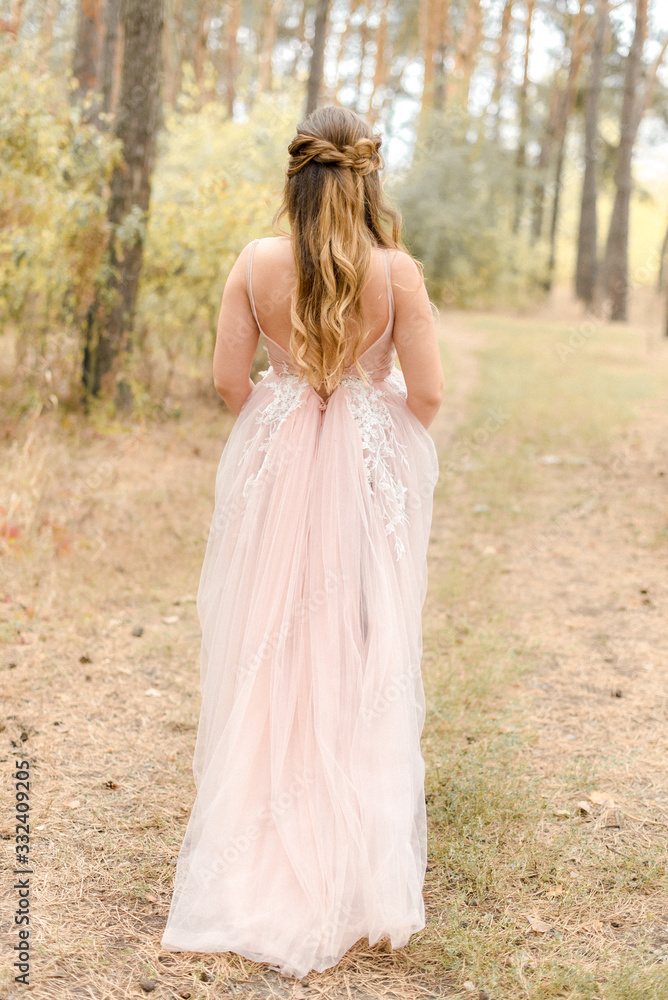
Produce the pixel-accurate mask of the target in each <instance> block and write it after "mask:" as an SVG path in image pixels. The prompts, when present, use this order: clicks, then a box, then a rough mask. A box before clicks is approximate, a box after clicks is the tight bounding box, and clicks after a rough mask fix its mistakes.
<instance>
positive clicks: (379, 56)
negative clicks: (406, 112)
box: [367, 0, 391, 125]
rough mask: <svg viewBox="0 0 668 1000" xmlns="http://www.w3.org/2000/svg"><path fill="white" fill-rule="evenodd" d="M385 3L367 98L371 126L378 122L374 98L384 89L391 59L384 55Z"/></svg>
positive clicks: (386, 0)
mask: <svg viewBox="0 0 668 1000" xmlns="http://www.w3.org/2000/svg"><path fill="white" fill-rule="evenodd" d="M387 3H388V0H385V2H384V4H383V9H382V11H381V13H380V21H379V23H378V28H377V30H376V38H375V41H376V63H375V67H374V72H373V90H372V91H371V97H370V98H369V112H368V115H367V118H368V119H369V122H370V123H371V125H375V124H376V121H377V120H378V112H379V111H380V105H379V104H378V102H377V101H376V97H377V95H378V93H379V92H380V91H382V90H384V89H385V85H386V84H387V78H388V75H389V72H390V64H391V59H388V58H386V54H385V53H386V48H387Z"/></svg>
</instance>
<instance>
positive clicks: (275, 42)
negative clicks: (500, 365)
mask: <svg viewBox="0 0 668 1000" xmlns="http://www.w3.org/2000/svg"><path fill="white" fill-rule="evenodd" d="M667 45H668V11H667V10H666V9H665V6H663V5H662V3H661V0H621V2H620V0H615V2H614V3H613V2H611V0H420V2H417V0H247V2H242V0H23V2H22V0H4V2H0V142H1V144H2V157H1V160H0V213H1V214H0V323H1V324H2V326H1V328H0V336H2V338H3V343H4V344H5V351H4V352H3V353H2V369H1V372H0V374H1V377H2V379H3V390H4V392H5V394H6V397H7V399H9V400H10V401H11V400H14V402H15V405H16V406H19V407H28V406H30V405H32V403H33V401H35V400H39V401H41V402H42V403H43V404H44V405H46V406H59V407H61V408H64V409H67V408H78V407H82V406H83V407H84V408H87V409H89V410H90V409H91V408H93V409H94V408H95V407H96V406H98V405H101V406H104V407H106V408H107V409H108V410H109V411H110V412H114V411H115V410H116V409H118V408H123V407H125V408H129V407H132V408H134V409H135V410H140V411H141V410H143V409H151V408H155V407H162V408H169V405H170V404H169V400H170V397H171V394H172V393H173V391H174V380H175V379H176V378H190V379H192V380H194V381H195V383H197V384H200V385H201V386H202V388H203V391H207V392H208V391H211V390H210V371H209V367H210V358H211V351H212V346H213V339H214V337H215V326H216V318H217V313H218V309H219V306H220V297H221V294H222V288H223V284H224V281H225V277H226V275H227V273H228V271H229V268H230V266H231V264H232V262H233V260H234V258H235V256H236V255H237V254H238V252H239V251H240V250H241V248H242V247H243V246H244V245H245V244H246V243H247V242H248V241H249V240H250V239H252V238H253V237H255V236H261V235H264V234H270V233H271V232H272V229H271V219H272V217H273V214H274V211H275V208H276V206H277V203H278V199H279V196H280V190H281V187H282V183H283V165H284V161H285V156H286V146H287V143H288V142H289V140H290V138H291V136H292V135H293V133H294V127H295V124H296V122H297V121H298V120H300V118H302V117H303V115H304V113H305V112H306V110H307V108H308V109H311V108H313V107H315V106H316V105H317V104H318V103H323V102H338V103H340V104H342V105H345V106H346V107H351V108H354V109H356V110H357V111H359V112H360V113H362V114H364V115H365V116H366V117H367V118H368V119H369V121H371V122H372V123H373V124H374V126H375V127H376V128H377V129H379V130H380V131H382V133H383V135H384V139H385V142H384V150H385V156H386V164H387V165H386V170H385V183H386V186H387V190H388V192H389V193H390V194H391V196H392V197H393V198H394V199H395V201H396V202H397V203H398V205H399V207H400V208H401V210H402V212H403V214H404V218H405V234H406V239H407V241H408V243H409V246H410V249H411V250H412V252H413V253H414V254H415V255H416V256H417V257H418V258H419V259H420V260H421V261H422V262H423V264H424V268H425V275H426V278H427V281H428V284H429V290H430V293H431V295H432V297H433V298H434V300H435V301H436V302H437V303H441V304H445V305H454V306H460V307H471V306H473V307H485V308H487V307H493V306H507V305H513V306H517V305H525V306H530V305H531V304H532V303H534V302H537V301H540V300H541V299H542V298H544V296H545V295H547V294H549V293H550V292H551V291H552V290H553V289H554V288H563V287H569V288H572V289H573V294H575V295H576V296H577V298H578V299H579V300H580V301H581V302H582V308H583V310H585V311H590V312H592V313H593V314H594V315H596V316H600V317H604V316H605V317H610V318H612V319H613V320H618V321H620V322H623V321H625V320H626V319H627V316H628V306H629V292H630V291H632V290H633V289H634V288H635V287H637V286H640V285H643V284H644V285H646V286H648V287H654V288H656V289H658V290H659V291H660V292H661V293H662V294H663V295H664V297H665V296H666V292H667V290H666V284H667V282H666V279H665V273H666V262H665V256H666V247H667V246H668V236H667V235H666V234H667V232H668V229H667V227H668V218H667V205H668V197H667V196H668V183H667V179H666V172H665V164H666V162H668V153H667V150H668V87H667V84H668V75H667V74H666V70H665V68H664V57H665V54H666V47H667ZM666 61H667V62H668V60H666ZM667 323H668V320H667ZM98 400H99V401H100V402H99V403H98Z"/></svg>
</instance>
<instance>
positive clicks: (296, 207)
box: [275, 106, 405, 394]
mask: <svg viewBox="0 0 668 1000" xmlns="http://www.w3.org/2000/svg"><path fill="white" fill-rule="evenodd" d="M381 142H382V138H381V136H380V135H378V134H377V133H374V132H373V130H372V128H371V126H370V125H368V124H367V122H365V121H364V119H363V118H361V117H360V116H359V115H357V114H355V112H354V111H349V110H348V109H346V108H340V107H334V106H329V107H324V108H319V109H318V110H317V111H314V112H313V114H311V115H309V117H308V118H307V119H306V120H305V121H304V122H302V123H301V124H300V125H298V126H297V135H296V136H295V138H294V139H293V140H292V142H291V143H290V145H289V146H288V152H289V153H290V159H289V161H288V165H287V168H286V180H285V188H284V192H283V202H282V205H281V207H280V209H279V211H278V213H277V215H276V220H275V221H276V222H278V221H279V220H280V219H281V218H282V217H283V216H285V215H287V217H288V219H289V222H290V227H291V233H292V248H293V253H294V260H295V267H296V273H297V282H296V285H295V288H294V291H293V294H292V304H291V322H292V332H291V334H290V343H289V349H290V355H291V357H292V359H293V360H294V362H295V364H296V366H297V367H298V368H300V369H301V372H300V379H301V378H303V377H305V378H306V379H307V381H308V382H309V383H310V384H311V385H312V386H314V388H316V389H317V388H319V387H320V386H324V388H325V390H326V391H327V393H328V394H329V393H331V392H332V391H333V390H334V389H335V388H336V386H337V385H338V384H339V382H340V381H341V379H342V378H343V375H344V368H345V358H346V355H347V354H348V348H349V346H350V344H351V341H352V348H353V363H354V364H355V366H356V368H357V370H358V371H359V373H360V375H361V376H362V378H364V379H365V380H366V381H368V376H367V373H366V372H365V371H364V369H363V367H362V365H361V364H360V362H359V360H358V358H359V353H360V348H361V346H362V344H363V342H364V340H365V339H366V337H367V334H368V329H366V328H365V325H364V317H363V313H362V305H361V292H362V288H363V287H364V283H365V280H366V278H367V275H368V272H369V265H370V263H371V251H372V250H373V249H374V248H375V247H387V248H393V249H399V250H405V247H404V246H403V244H402V242H401V237H400V231H401V217H400V215H399V213H398V212H397V211H396V210H395V209H394V208H392V207H391V206H390V205H389V204H388V203H387V202H386V201H385V199H384V197H383V193H382V189H381V185H380V178H379V176H378V171H379V170H380V169H381V167H382V166H383V159H382V156H381V154H380V145H381ZM350 327H352V328H353V330H355V331H356V332H355V333H354V334H353V336H352V338H351V336H350V334H349V332H347V331H348V330H349V329H350Z"/></svg>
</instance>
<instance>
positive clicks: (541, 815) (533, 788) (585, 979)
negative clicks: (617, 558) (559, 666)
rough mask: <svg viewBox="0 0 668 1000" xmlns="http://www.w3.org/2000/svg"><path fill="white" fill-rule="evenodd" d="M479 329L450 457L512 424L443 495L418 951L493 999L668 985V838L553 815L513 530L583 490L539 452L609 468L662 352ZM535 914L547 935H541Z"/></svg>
mask: <svg viewBox="0 0 668 1000" xmlns="http://www.w3.org/2000/svg"><path fill="white" fill-rule="evenodd" d="M466 325H467V327H468V328H469V329H473V330H474V331H475V330H478V331H481V332H484V333H485V334H486V346H485V347H484V349H483V350H482V351H481V352H480V353H479V362H480V378H479V382H478V385H477V389H476V391H475V393H474V396H473V398H472V400H471V407H470V414H469V418H468V420H465V421H464V422H463V423H462V424H461V426H460V427H459V430H458V433H457V439H456V440H455V442H454V449H451V452H452V450H454V451H455V452H456V451H457V447H458V444H459V443H461V442H462V441H463V442H465V443H466V442H469V443H470V442H473V441H475V440H476V437H475V435H476V429H477V428H480V427H481V426H482V425H483V423H484V422H483V417H484V414H485V413H486V412H489V411H490V410H492V411H497V412H499V413H501V414H503V416H504V419H503V421H502V422H500V423H499V426H497V427H496V428H495V429H494V431H493V432H492V433H488V434H487V435H484V434H483V435H479V436H478V440H479V441H480V442H481V444H480V446H479V447H477V448H469V449H468V451H469V455H468V460H467V462H466V463H464V468H463V469H462V468H460V469H458V470H457V472H458V473H459V474H458V475H454V476H453V475H446V476H444V477H442V482H441V485H440V487H439V491H438V494H437V524H438V518H440V521H441V523H440V532H439V538H438V541H437V542H436V544H435V546H434V549H433V550H432V562H431V564H430V566H431V570H430V573H431V577H432V584H431V587H430V596H429V601H428V614H427V619H426V627H425V646H426V652H425V675H426V687H427V700H428V705H429V706H430V711H429V716H428V719H427V724H426V727H425V738H424V745H425V756H426V759H427V796H428V802H429V809H430V819H431V843H430V858H431V867H430V871H429V875H428V887H429V888H428V893H429V896H428V898H429V901H430V908H431V917H432V919H431V921H430V924H429V926H428V929H427V931H426V932H425V934H424V935H423V937H422V938H421V939H420V942H419V944H418V945H416V954H419V955H422V956H423V957H426V956H429V959H430V960H431V961H434V962H438V963H440V964H441V965H442V967H443V968H444V969H447V970H448V972H450V973H452V972H453V971H455V972H457V974H458V975H457V978H458V981H459V983H460V984H461V983H462V982H463V981H468V982H469V983H473V984H475V986H476V987H479V988H480V989H482V990H483V991H484V992H487V993H488V994H489V995H490V996H493V997H504V998H505V997H508V998H510V997H512V998H515V997H518V998H519V997H522V998H527V1000H539V998H540V1000H542V998H551V997H564V996H568V997H574V998H575V997H578V998H579V997H582V998H583V1000H584V998H587V997H600V996H604V997H605V998H606V1000H616V998H617V997H622V996H623V997H625V998H629V1000H644V998H645V997H653V996H656V997H659V996H668V968H667V967H666V965H665V964H661V962H660V961H657V960H656V958H655V956H654V954H653V953H652V950H651V938H652V935H653V934H656V932H657V923H660V918H663V920H664V921H665V918H666V903H667V902H668V899H667V896H666V889H667V888H668V880H667V873H666V863H665V849H664V847H663V844H662V842H661V840H660V839H659V840H654V841H653V842H651V843H643V838H642V837H641V836H640V837H638V839H637V842H635V843H631V844H627V845H625V846H624V852H626V853H614V850H615V849H614V848H613V849H612V850H610V849H608V847H609V846H610V845H607V844H603V843H598V844H597V843H593V842H592V839H593V838H592V835H591V830H590V827H589V824H585V823H581V822H579V821H577V820H575V821H572V820H569V821H567V822H564V820H563V819H561V820H557V819H555V817H554V816H553V808H552V791H551V789H548V785H547V784H546V783H545V781H544V780H543V777H544V776H543V775H541V774H539V773H537V771H536V769H535V768H533V767H532V759H531V756H532V744H533V742H534V741H535V731H534V728H533V726H532V723H531V719H530V717H529V714H528V708H527V705H526V698H525V697H524V695H525V693H526V691H525V684H526V682H527V680H528V679H529V678H530V677H531V676H532V674H533V673H535V672H536V671H537V670H539V669H540V664H541V661H542V660H543V659H544V657H545V656H546V655H549V652H550V651H549V649H547V650H546V649H545V648H544V644H543V643H542V642H541V637H540V635H537V636H535V637H534V638H533V639H531V638H529V639H527V637H526V635H523V634H518V628H517V622H516V621H515V620H514V616H513V610H514V609H513V606H512V605H509V603H508V600H507V597H506V594H505V582H506V579H507V578H506V576H505V575H504V561H505V559H506V555H507V553H506V551H504V548H506V547H508V546H509V543H510V540H511V539H512V538H513V537H514V536H516V535H517V534H518V532H519V533H520V535H521V534H524V535H527V534H530V533H531V532H532V531H533V532H536V531H538V532H540V531H541V530H542V531H544V530H545V524H546V523H551V522H552V521H553V520H554V516H555V509H556V510H557V511H558V510H559V508H560V507H563V506H564V504H570V503H572V502H574V501H577V500H578V496H577V493H576V495H575V496H573V497H570V496H568V494H567V491H565V490H564V489H563V488H562V490H561V491H558V492H557V494H556V496H555V491H554V487H553V486H552V487H551V488H550V489H549V490H546V489H545V482H544V481H545V474H546V466H545V465H543V464H540V462H539V461H537V459H538V460H539V459H540V457H541V456H544V455H555V456H557V457H561V458H562V459H568V458H570V459H571V460H575V463H574V464H575V467H576V468H577V467H578V466H579V464H580V463H582V464H583V465H584V464H586V463H591V462H606V461H609V458H610V454H611V452H612V451H613V450H614V448H615V446H616V444H617V443H618V441H619V438H620V435H622V433H623V432H624V430H625V428H628V427H629V425H630V424H632V421H633V419H634V416H635V412H636V407H637V406H638V405H641V404H643V403H647V402H650V403H651V402H652V401H653V400H657V398H658V396H659V393H660V391H661V390H662V389H664V390H665V385H666V371H665V363H664V366H663V368H660V367H653V368H650V365H649V364H648V362H647V359H646V358H644V357H643V356H642V351H639V350H638V344H637V341H638V334H637V331H635V330H633V329H631V330H629V329H624V328H618V327H609V328H604V329H602V330H601V331H600V335H599V340H598V342H597V343H595V344H587V346H586V347H584V348H582V350H581V351H580V353H579V354H578V356H577V357H576V358H575V359H571V358H569V359H568V361H567V362H566V363H564V362H563V361H562V360H561V358H560V357H559V353H558V351H557V350H556V348H557V345H559V344H560V343H562V342H563V341H564V339H565V338H566V337H567V334H568V327H565V326H564V325H562V324H559V323H546V324H541V326H540V328H537V325H536V322H535V320H533V321H532V320H527V319H521V320H517V319H516V318H513V319H504V318H499V317H488V316H485V317H479V318H477V319H476V320H474V321H472V322H467V324H466ZM620 357H623V358H624V359H625V363H624V364H623V365H620V362H619V359H620ZM664 360H665V359H664ZM555 464H556V463H555ZM548 468H549V466H548ZM578 485H579V484H578ZM576 490H577V486H576ZM555 505H556V507H555ZM482 508H484V509H482ZM476 511H477V512H476ZM485 553H487V554H486V555H485ZM601 569H602V571H604V567H601ZM597 776H598V775H597V773H596V769H595V768H592V765H591V763H589V762H587V761H571V763H570V764H569V765H568V768H567V769H566V770H564V771H563V772H562V773H556V774H554V775H552V779H553V784H554V783H556V784H557V785H558V786H559V788H560V791H561V793H562V794H563V795H566V796H567V795H568V793H577V792H578V790H580V789H582V788H583V787H585V788H586V787H589V788H590V789H591V788H595V786H596V778H597ZM629 910H631V911H635V912H636V914H637V915H641V914H642V916H643V917H644V918H646V922H647V925H648V926H647V931H646V934H641V935H639V937H638V940H637V941H623V942H622V941H620V940H619V937H620V935H618V934H616V933H615V931H614V930H612V932H610V930H611V923H610V915H611V914H613V915H614V913H615V912H616V911H619V912H620V913H622V912H625V913H626V912H627V911H629ZM652 911H654V913H653V912H652ZM538 915H539V916H540V919H541V920H542V921H544V924H545V926H546V929H545V930H543V931H540V932H538V933H536V932H534V931H533V930H532V925H531V923H530V921H529V917H531V916H538ZM617 923H619V921H617ZM663 954H665V953H663Z"/></svg>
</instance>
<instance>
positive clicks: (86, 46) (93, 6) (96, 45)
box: [72, 0, 102, 101]
mask: <svg viewBox="0 0 668 1000" xmlns="http://www.w3.org/2000/svg"><path fill="white" fill-rule="evenodd" d="M101 54H102V0H79V7H78V11H77V27H76V38H75V42H74V55H73V58H72V74H73V75H74V76H75V77H76V79H77V86H76V88H75V89H74V90H73V91H72V100H73V101H79V100H81V98H82V97H84V96H85V94H86V93H87V92H88V91H89V90H93V91H98V90H99V89H100V77H99V73H100V61H101Z"/></svg>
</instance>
